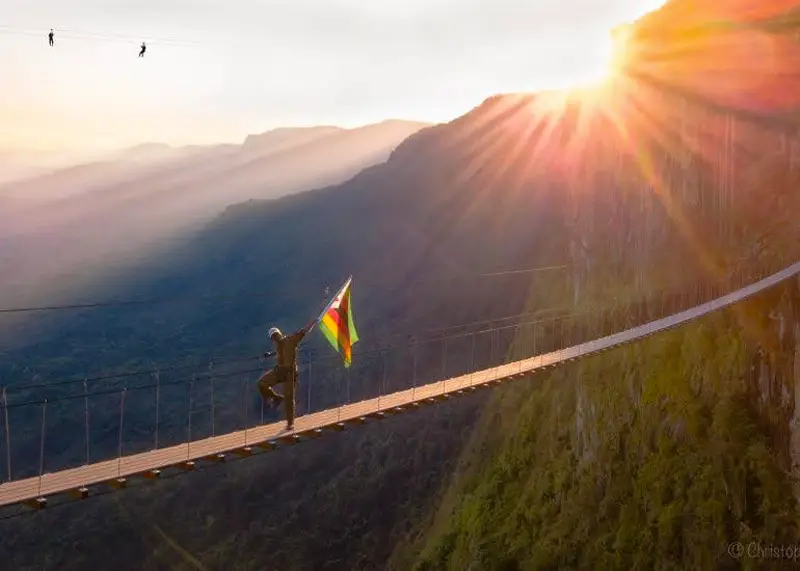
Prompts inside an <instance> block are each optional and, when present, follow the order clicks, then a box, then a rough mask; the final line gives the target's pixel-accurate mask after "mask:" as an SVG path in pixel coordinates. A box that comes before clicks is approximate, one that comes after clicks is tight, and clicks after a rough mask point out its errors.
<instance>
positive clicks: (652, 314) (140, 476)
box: [0, 262, 800, 510]
mask: <svg viewBox="0 0 800 571" xmlns="http://www.w3.org/2000/svg"><path fill="white" fill-rule="evenodd" d="M798 274H800V262H795V263H793V264H791V265H788V266H786V267H784V268H783V269H780V270H777V269H776V268H770V269H766V270H764V271H762V272H761V273H760V275H756V272H752V273H750V274H748V275H742V274H737V275H736V276H735V277H729V278H727V279H726V280H724V281H721V282H719V283H714V284H707V285H705V286H703V287H695V288H687V289H683V290H681V291H678V292H673V293H671V294H669V295H662V296H661V298H660V299H659V300H658V301H657V302H656V303H653V301H652V300H650V301H649V303H648V304H647V306H646V309H645V311H643V312H641V311H640V312H636V313H635V314H630V313H626V315H625V316H624V319H623V320H622V321H620V320H619V319H617V320H610V319H607V318H606V319H603V318H600V319H587V318H586V316H585V315H582V316H579V317H580V319H579V320H576V321H575V322H570V323H569V324H567V321H566V320H565V319H561V320H560V326H559V325H558V323H559V319H557V318H556V319H552V320H550V321H548V320H538V321H531V322H528V323H522V324H519V323H518V324H514V325H512V326H508V327H509V328H510V331H511V333H512V334H513V343H512V345H511V346H510V347H509V349H510V354H513V355H514V358H515V359H516V360H513V361H511V362H505V363H501V364H495V365H493V366H488V367H481V366H480V364H479V363H478V362H477V361H479V360H480V359H478V358H477V356H478V353H479V350H477V349H476V346H477V345H476V343H477V341H478V336H479V335H481V334H482V333H485V332H473V333H467V334H454V335H450V336H446V337H443V338H442V339H439V340H438V341H439V342H441V351H440V355H439V358H440V359H441V369H440V371H438V376H439V378H438V379H436V378H435V377H434V379H432V380H430V379H429V380H427V381H426V380H424V379H423V380H420V378H419V377H418V366H417V365H418V362H417V355H418V351H417V347H416V346H415V347H414V351H413V356H412V357H411V359H410V360H411V361H412V362H413V372H401V373H397V374H396V375H395V377H396V378H399V377H403V378H404V379H406V380H408V379H409V378H410V380H411V382H410V383H407V384H409V385H410V386H405V387H402V388H399V389H398V390H392V389H393V388H396V387H390V383H389V382H387V355H386V352H385V351H382V352H381V358H382V367H369V368H368V369H367V370H366V371H365V372H366V373H367V375H366V376H365V377H364V379H362V380H361V383H360V385H359V386H360V388H361V391H360V392H361V393H364V396H365V397H366V398H362V399H357V398H353V396H354V395H353V392H354V391H353V390H352V387H353V384H352V383H351V380H350V377H348V381H347V384H346V396H345V397H344V398H341V397H342V395H339V397H340V398H339V399H338V402H330V398H329V397H330V395H329V394H324V395H321V397H320V398H318V399H317V402H316V403H314V402H312V400H313V399H312V393H311V385H312V383H311V382H310V379H308V377H310V376H311V371H312V367H313V366H314V364H313V363H311V364H309V365H308V366H307V367H306V369H305V372H304V373H305V374H304V375H301V382H303V380H306V383H307V386H308V393H307V395H305V396H306V398H305V399H304V400H305V401H306V402H305V403H303V404H304V408H305V413H304V414H300V416H298V418H297V419H296V421H295V425H294V429H293V430H290V431H287V430H285V429H284V426H285V423H284V422H283V421H282V420H281V421H278V422H266V421H265V420H264V411H263V406H262V412H261V418H260V419H253V420H252V421H251V420H250V419H249V418H248V411H249V408H248V406H247V395H248V394H250V395H251V394H252V393H253V392H254V387H253V385H252V383H251V382H248V379H247V378H246V377H245V378H244V382H243V383H242V384H239V385H237V386H238V388H237V389H235V390H234V391H233V393H231V394H233V401H232V402H239V403H242V404H241V406H240V407H239V409H240V410H241V415H240V416H241V419H240V420H238V421H237V422H238V424H239V428H238V429H231V430H227V429H226V428H225V425H226V424H227V425H229V426H230V425H231V422H230V420H231V407H230V406H225V403H224V402H223V401H224V400H225V399H224V397H223V396H222V393H223V392H224V390H220V389H221V388H224V387H222V385H215V379H217V380H219V379H221V378H222V377H224V376H226V375H227V376H231V374H230V373H219V374H213V373H212V374H211V375H209V377H208V379H207V380H208V381H209V384H208V390H207V391H206V394H205V398H206V401H207V402H208V406H207V407H205V408H203V409H202V410H203V411H205V412H208V417H207V418H208V420H209V422H207V423H206V425H207V426H206V427H205V432H210V434H204V430H202V429H200V430H198V425H197V424H195V425H194V427H195V430H194V437H193V432H192V418H193V414H194V413H196V412H197V410H193V409H192V395H193V393H192V387H193V386H194V385H195V384H196V383H198V382H199V381H198V379H197V377H193V378H192V380H191V381H189V382H188V383H187V382H186V381H183V382H181V383H177V384H179V385H181V386H185V385H188V387H189V393H188V401H189V405H188V409H187V412H186V429H187V430H186V432H185V433H184V436H182V437H181V439H182V441H180V442H177V443H175V444H169V445H163V442H164V440H165V439H166V440H168V439H167V438H165V432H164V425H163V420H162V424H161V433H160V432H159V409H160V407H161V406H162V405H160V404H159V403H160V402H161V401H160V398H163V396H162V393H164V391H165V390H167V387H168V384H162V383H157V384H155V385H146V386H144V387H141V386H140V387H123V388H121V389H117V390H112V391H98V392H93V393H89V392H88V388H86V384H85V383H84V389H85V392H84V393H83V394H82V395H78V396H75V395H68V396H61V397H58V396H57V397H56V398H54V399H48V398H45V399H43V400H40V401H34V402H23V403H16V404H15V403H10V402H9V399H8V395H7V393H6V391H5V390H4V392H3V395H2V396H3V402H2V408H3V417H2V422H3V428H4V448H5V458H4V460H5V468H6V470H5V471H6V473H7V474H6V476H7V481H6V482H5V483H2V484H0V507H6V508H8V507H17V508H21V509H23V510H26V509H28V508H30V509H41V508H44V507H47V506H48V501H49V499H50V498H56V497H57V498H60V499H64V500H65V501H72V500H78V499H84V498H87V497H90V496H93V495H97V494H99V493H105V492H108V491H112V490H115V489H120V488H125V487H127V486H128V483H129V481H134V480H135V481H143V480H146V479H154V478H159V477H161V476H162V475H165V474H166V473H167V472H172V473H180V472H184V471H191V470H194V469H195V468H197V467H199V466H201V465H205V464H213V463H221V462H225V461H226V460H227V459H229V458H243V457H248V456H252V455H253V454H257V453H263V452H265V451H270V450H274V449H276V448H279V447H281V446H282V445H291V444H294V443H297V442H301V441H304V440H307V439H312V438H316V437H319V436H322V435H323V434H326V433H330V432H336V431H341V430H344V429H346V428H347V426H349V425H357V424H364V423H366V422H368V421H370V420H377V419H382V418H385V417H387V416H389V415H395V414H398V413H402V412H405V411H412V410H415V409H419V408H420V407H422V406H425V405H429V404H434V403H436V402H440V401H442V400H446V399H449V398H451V397H454V396H458V395H463V394H466V393H469V392H473V391H477V390H479V389H483V388H490V387H494V386H497V385H498V384H500V383H504V382H507V381H511V380H517V379H522V378H526V377H530V376H532V375H535V374H536V373H539V372H542V371H549V370H552V369H553V368H554V367H558V366H560V365H563V364H566V363H570V362H573V361H575V360H578V359H582V358H585V357H588V356H591V355H596V354H598V353H601V352H605V351H609V350H611V349H614V348H616V347H620V346H622V345H626V344H629V343H633V342H636V341H638V340H642V339H645V338H647V337H650V336H652V335H654V334H656V333H659V332H662V331H666V330H668V329H672V328H675V327H678V326H680V325H682V324H685V323H687V322H689V321H692V320H695V319H698V318H701V317H703V316H706V315H708V314H710V313H712V312H716V311H719V310H721V309H724V308H728V307H730V306H733V305H735V304H737V303H739V302H742V301H744V300H746V299H748V298H750V297H752V296H755V295H757V294H759V293H763V292H765V291H767V290H769V289H770V288H773V287H774V286H776V285H779V284H781V283H783V282H786V281H787V280H789V279H792V278H795V277H796V276H798ZM606 317H608V316H606ZM620 322H622V325H619V324H620ZM559 327H560V332H559V331H558V328H559ZM500 329H501V328H495V329H491V330H489V333H490V334H491V335H492V340H493V341H492V348H493V350H494V348H495V341H494V340H495V337H496V334H497V333H498V331H500ZM613 329H617V330H616V331H614V330H613ZM459 343H460V344H461V350H454V349H453V347H454V346H455V345H457V344H459ZM453 355H456V356H457V358H458V359H457V360H459V363H457V364H455V365H456V366H457V367H458V368H459V372H458V374H452V371H453V368H454V363H453V357H452V356H453ZM404 359H406V357H404ZM406 360H407V359H406ZM429 362H432V361H430V360H429ZM427 368H429V369H430V368H431V366H430V364H428V365H427ZM251 372H254V371H245V372H241V371H239V372H236V373H233V375H238V376H239V377H240V378H241V377H242V375H243V374H245V373H251ZM226 386H232V383H228V384H227V385H226ZM215 387H216V390H215ZM145 390H146V391H150V392H154V393H155V394H154V396H155V401H154V404H155V431H154V437H155V438H154V441H149V442H147V443H145V444H143V442H142V440H141V438H140V439H139V442H138V444H136V445H130V444H129V445H127V446H126V442H125V439H124V434H125V429H126V426H127V425H126V410H127V413H128V416H131V415H132V414H133V415H134V416H135V415H138V418H136V420H135V421H134V422H135V423H138V425H139V427H140V429H141V425H142V423H143V422H144V421H143V419H142V418H141V417H142V414H141V412H142V411H143V410H144V411H147V410H150V409H151V408H152V406H150V405H149V404H147V403H146V402H145V401H143V400H142V399H141V398H140V399H139V401H138V405H132V404H131V401H133V400H134V399H133V398H132V395H133V394H134V393H135V392H136V391H139V392H142V391H145ZM355 392H356V393H358V392H359V391H357V390H356V391H355ZM370 393H371V394H370ZM356 396H358V395H356ZM126 397H127V403H128V404H127V407H128V408H127V409H126ZM90 398H97V399H105V400H103V401H102V402H101V404H100V407H99V411H100V412H101V413H102V414H105V419H106V422H104V423H103V424H104V426H105V428H104V431H103V432H104V436H103V437H102V438H101V439H103V438H104V439H105V441H106V446H105V451H104V452H101V453H100V456H101V457H100V458H98V452H97V447H95V453H94V458H92V456H91V455H90V444H92V442H91V441H92V438H91V430H90V416H91V417H92V418H95V419H96V416H97V414H98V412H95V414H94V415H90V406H89V402H90ZM195 398H196V399H197V398H200V397H199V396H196V397H195ZM299 398H302V397H299ZM109 399H113V400H109ZM111 402H118V407H114V406H109V403H111ZM70 403H73V404H74V403H77V406H78V408H77V409H73V410H71V411H70V410H69V409H64V408H63V407H64V406H65V405H69V404H70ZM228 404H230V402H228ZM314 404H316V406H312V405H314ZM59 406H60V407H62V408H60V409H58V410H60V412H61V414H62V415H65V414H69V416H70V418H71V419H72V421H73V422H72V424H73V425H75V426H78V425H80V424H83V425H84V426H85V430H84V433H85V455H84V456H83V458H82V459H81V460H80V461H78V462H75V461H73V463H77V464H79V465H76V466H69V465H68V464H69V463H70V461H69V459H67V460H65V459H64V458H62V459H61V460H60V462H61V464H66V465H65V466H58V467H57V468H56V469H54V470H53V469H46V464H47V466H48V468H49V465H50V462H47V463H46V460H49V459H50V455H49V454H46V453H45V452H46V443H47V442H48V441H49V440H52V439H53V438H54V437H55V438H56V439H60V441H61V446H62V448H63V446H65V445H66V444H68V443H70V442H72V444H74V440H75V439H76V434H74V433H73V432H72V431H70V430H68V429H67V428H65V427H63V426H57V427H54V429H51V430H50V431H48V430H47V411H48V408H49V409H50V410H51V411H52V410H53V409H54V408H55V407H59ZM132 406H133V407H134V408H133V409H131V408H130V407H132ZM234 406H238V405H234ZM30 407H35V408H36V411H37V412H40V416H39V415H33V414H31V408H30ZM114 408H117V412H112V409H114ZM76 410H78V411H82V414H78V413H76ZM15 411H18V412H19V413H20V415H21V416H20V419H24V422H23V421H22V420H20V422H19V425H20V426H21V427H23V429H22V430H20V433H21V434H20V437H19V440H17V439H16V438H12V435H14V434H16V432H15V431H14V427H15V422H13V420H12V417H13V415H14V413H15ZM137 411H138V412H137ZM205 412H204V414H205ZM162 414H165V415H166V416H174V414H171V413H169V412H166V413H164V412H162ZM109 415H117V416H116V419H115V420H114V422H113V423H110V422H108V418H109ZM76 416H77V417H78V418H81V420H82V422H77V421H76V420H75V418H76ZM31 417H38V418H40V419H41V423H40V426H39V427H38V428H39V430H38V434H34V433H33V432H34V431H33V428H32V425H33V424H34V423H32V422H31ZM127 422H130V420H129V421H127ZM112 424H113V425H116V428H117V430H116V432H117V438H116V444H117V445H116V446H115V448H116V450H113V451H111V452H109V446H108V441H109V439H110V437H109V435H108V432H109V430H108V426H109V425H112ZM208 425H210V426H208ZM54 432H55V434H54ZM198 432H199V434H198ZM138 433H139V434H140V435H141V430H139V431H138ZM159 435H161V444H160V442H159ZM77 438H78V439H79V438H80V437H79V436H77ZM173 439H174V434H173ZM12 445H13V446H12ZM34 447H35V448H34ZM137 447H138V448H143V450H140V451H136V448H137ZM18 448H23V449H24V451H26V453H25V454H23V455H24V456H25V457H26V458H29V459H30V458H32V457H33V456H35V455H38V460H39V462H38V473H36V474H34V475H30V474H27V473H26V472H25V470H22V471H21V473H20V474H17V475H15V473H14V471H13V470H12V450H15V451H18V450H17V449H18ZM56 448H57V449H58V446H56ZM73 448H74V446H73ZM101 448H102V447H101ZM132 448H133V450H132ZM32 449H33V450H32ZM53 455H54V456H59V455H60V456H64V455H65V453H64V452H63V450H62V451H61V452H60V453H59V452H58V451H57V450H55V451H53ZM103 455H105V457H102V456H103ZM28 471H30V470H28Z"/></svg>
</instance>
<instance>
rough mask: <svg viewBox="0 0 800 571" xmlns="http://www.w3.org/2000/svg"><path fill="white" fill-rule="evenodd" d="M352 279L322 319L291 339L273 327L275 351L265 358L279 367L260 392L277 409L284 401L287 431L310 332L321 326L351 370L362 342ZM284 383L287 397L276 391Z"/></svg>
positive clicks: (269, 374) (262, 381) (260, 385)
mask: <svg viewBox="0 0 800 571" xmlns="http://www.w3.org/2000/svg"><path fill="white" fill-rule="evenodd" d="M352 279H353V278H352V277H351V278H349V279H348V280H347V282H345V284H344V286H342V289H340V290H339V292H338V293H337V294H336V296H335V297H334V298H333V300H331V302H330V303H329V304H327V305H326V306H325V309H323V310H322V313H320V315H319V317H317V318H316V319H314V321H312V322H311V323H309V324H308V325H306V326H305V327H303V328H302V329H298V330H297V331H295V332H294V333H292V334H291V335H288V336H287V335H284V334H283V333H282V332H281V330H280V329H278V328H277V327H270V329H269V332H268V335H269V338H270V339H271V340H272V343H273V345H274V346H275V349H274V350H273V351H269V352H267V353H264V356H265V357H277V363H276V365H275V367H273V368H272V369H271V370H269V371H267V372H266V373H264V374H263V375H261V377H260V378H259V379H258V381H257V384H258V391H259V392H260V393H261V397H262V398H263V399H264V400H265V401H267V402H269V403H270V404H271V405H272V406H274V407H278V406H280V403H281V401H283V403H284V408H285V411H286V430H292V429H293V428H294V416H295V399H294V397H295V394H296V389H297V381H298V368H297V348H298V346H299V345H300V343H301V342H302V341H303V338H304V337H305V336H306V334H308V332H309V331H311V330H312V329H313V328H314V327H316V326H317V324H319V325H320V330H321V331H322V333H323V335H325V337H326V338H327V339H328V342H329V343H330V344H331V345H333V347H334V348H335V349H336V350H337V351H340V352H341V353H342V357H344V366H345V367H350V362H351V360H352V347H353V345H354V344H355V343H356V342H357V341H358V333H356V328H355V324H354V323H353V313H352V309H351V304H350V284H351V282H352ZM325 297H326V299H327V297H328V290H327V288H326V290H325ZM281 383H283V385H284V391H283V395H280V394H278V393H276V392H275V390H274V389H273V388H272V387H274V386H275V385H277V384H281Z"/></svg>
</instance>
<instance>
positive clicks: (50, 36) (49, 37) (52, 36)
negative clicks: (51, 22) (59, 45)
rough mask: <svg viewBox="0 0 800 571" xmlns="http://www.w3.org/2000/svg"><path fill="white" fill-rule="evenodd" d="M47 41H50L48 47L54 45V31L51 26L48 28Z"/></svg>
mask: <svg viewBox="0 0 800 571" xmlns="http://www.w3.org/2000/svg"><path fill="white" fill-rule="evenodd" d="M47 41H48V42H49V43H50V47H51V48H52V47H53V46H54V45H55V43H56V41H55V33H54V32H53V29H52V28H50V33H49V34H47Z"/></svg>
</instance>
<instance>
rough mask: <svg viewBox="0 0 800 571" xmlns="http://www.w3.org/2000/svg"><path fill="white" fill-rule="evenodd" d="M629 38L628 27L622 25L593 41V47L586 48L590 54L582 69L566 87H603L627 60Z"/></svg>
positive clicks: (577, 71)
mask: <svg viewBox="0 0 800 571" xmlns="http://www.w3.org/2000/svg"><path fill="white" fill-rule="evenodd" d="M627 38H628V28H627V27H623V26H620V27H618V28H614V29H613V30H611V31H609V32H607V33H605V34H603V35H602V36H599V37H598V38H596V39H595V40H594V41H592V42H591V47H589V46H586V48H584V49H585V51H586V53H587V54H590V55H588V56H587V57H586V59H585V60H584V63H583V65H582V66H581V69H579V70H576V73H575V74H574V76H573V77H572V78H571V79H572V81H571V82H570V83H571V85H565V86H564V87H565V88H567V89H581V90H584V89H592V88H597V87H601V86H603V85H605V84H606V83H607V82H608V81H609V80H610V79H612V78H614V77H616V75H617V74H618V73H619V71H620V70H621V69H622V67H623V65H624V62H625V58H626V51H627V50H626V48H627Z"/></svg>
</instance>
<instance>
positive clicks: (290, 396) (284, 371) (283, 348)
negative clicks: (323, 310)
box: [258, 324, 311, 430]
mask: <svg viewBox="0 0 800 571" xmlns="http://www.w3.org/2000/svg"><path fill="white" fill-rule="evenodd" d="M310 325H311V324H309V325H307V326H306V327H303V328H302V329H299V330H297V331H296V332H294V333H293V334H291V335H288V336H286V335H284V334H283V333H281V330H280V329H278V328H277V327H272V328H270V330H269V338H270V339H272V343H273V344H274V345H275V350H274V351H269V352H267V353H264V356H265V357H273V356H276V355H277V361H278V362H277V364H276V365H275V367H273V368H272V370H270V371H267V372H266V373H264V374H263V375H261V378H260V379H258V391H259V392H260V393H261V397H262V398H263V399H264V400H265V401H267V402H269V403H270V404H272V405H273V406H275V407H278V406H280V403H281V401H284V406H285V410H286V429H287V430H292V428H294V413H295V402H294V394H295V388H296V387H297V346H298V345H299V344H300V342H301V341H302V340H303V337H305V335H306V333H308V330H309V327H310ZM279 383H283V386H284V389H283V395H279V394H278V393H276V392H275V391H274V390H273V388H272V387H273V386H275V385H277V384H279Z"/></svg>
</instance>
